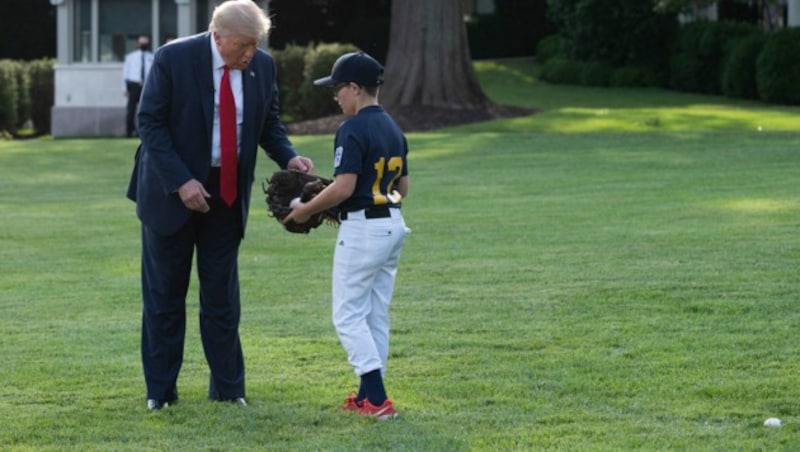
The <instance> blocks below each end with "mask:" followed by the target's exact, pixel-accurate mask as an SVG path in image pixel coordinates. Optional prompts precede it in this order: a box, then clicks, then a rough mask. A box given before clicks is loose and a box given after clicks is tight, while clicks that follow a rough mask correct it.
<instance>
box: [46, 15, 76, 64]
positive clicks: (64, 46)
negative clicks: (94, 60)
mask: <svg viewBox="0 0 800 452" xmlns="http://www.w3.org/2000/svg"><path fill="white" fill-rule="evenodd" d="M50 4H51V5H53V6H55V7H56V61H57V62H58V64H67V63H69V58H70V49H71V48H72V42H73V40H72V39H70V38H71V37H72V33H73V30H72V27H70V26H69V11H68V6H67V4H66V3H65V2H64V0H50Z"/></svg>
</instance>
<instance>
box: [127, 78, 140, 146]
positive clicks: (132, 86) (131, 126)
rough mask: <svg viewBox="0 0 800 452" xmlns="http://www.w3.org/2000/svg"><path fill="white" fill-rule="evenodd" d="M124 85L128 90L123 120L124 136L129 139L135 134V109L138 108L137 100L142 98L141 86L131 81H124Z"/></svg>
mask: <svg viewBox="0 0 800 452" xmlns="http://www.w3.org/2000/svg"><path fill="white" fill-rule="evenodd" d="M125 84H126V85H127V88H128V114H127V118H126V120H125V136H127V137H128V138H130V137H132V136H133V133H134V132H136V109H137V108H138V107H139V98H140V97H142V84H141V83H139V82H131V81H125ZM137 135H138V134H137Z"/></svg>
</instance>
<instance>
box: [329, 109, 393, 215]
mask: <svg viewBox="0 0 800 452" xmlns="http://www.w3.org/2000/svg"><path fill="white" fill-rule="evenodd" d="M334 146H335V150H334V159H333V167H334V175H338V174H345V173H355V174H358V182H357V184H356V187H355V190H354V191H353V195H352V196H351V197H350V198H348V199H347V200H345V201H344V202H342V204H341V205H340V206H339V208H340V209H341V210H342V211H345V212H352V211H355V210H361V209H365V208H368V207H374V206H386V207H400V203H394V202H393V201H392V199H391V198H390V197H389V196H388V195H389V194H390V193H391V191H392V189H393V188H395V187H394V183H395V181H397V179H399V178H400V177H402V176H406V175H408V165H407V162H406V157H407V154H408V142H407V141H406V138H405V136H404V135H403V132H402V131H401V130H400V127H398V126H397V123H395V122H394V120H393V119H392V118H391V117H390V116H389V115H388V114H387V113H386V111H384V110H383V108H382V107H380V106H378V105H374V106H369V107H365V108H362V109H361V110H359V112H358V114H356V115H355V116H353V117H351V118H349V119H348V120H346V121H345V122H344V123H342V125H341V126H339V129H338V130H337V131H336V141H335V144H334Z"/></svg>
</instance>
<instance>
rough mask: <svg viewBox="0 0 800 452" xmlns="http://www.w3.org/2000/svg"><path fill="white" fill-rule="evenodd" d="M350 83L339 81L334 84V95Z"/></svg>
mask: <svg viewBox="0 0 800 452" xmlns="http://www.w3.org/2000/svg"><path fill="white" fill-rule="evenodd" d="M349 84H350V82H345V83H337V84H335V85H333V95H334V96H335V95H337V94H339V91H341V89H342V88H344V87H345V86H347V85H349Z"/></svg>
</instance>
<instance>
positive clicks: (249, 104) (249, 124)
mask: <svg viewBox="0 0 800 452" xmlns="http://www.w3.org/2000/svg"><path fill="white" fill-rule="evenodd" d="M259 86H260V85H259V84H258V83H257V82H256V73H255V69H253V65H252V62H251V64H250V65H249V66H248V67H247V68H246V69H244V70H243V71H242V98H243V102H244V109H243V114H244V116H243V117H242V141H243V142H242V145H241V147H240V149H241V151H245V152H246V150H247V149H252V148H253V147H255V146H254V144H253V143H245V142H244V141H245V140H248V139H250V137H255V136H256V134H255V133H253V132H254V131H253V129H254V128H255V127H256V122H257V121H253V119H255V118H257V117H260V115H256V107H257V105H256V104H257V103H258V102H260V99H261V98H262V94H261V93H260V92H258V90H259ZM247 157H248V158H249V157H250V156H247Z"/></svg>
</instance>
